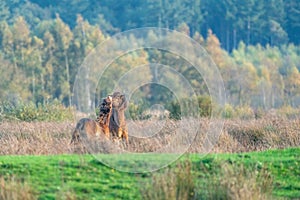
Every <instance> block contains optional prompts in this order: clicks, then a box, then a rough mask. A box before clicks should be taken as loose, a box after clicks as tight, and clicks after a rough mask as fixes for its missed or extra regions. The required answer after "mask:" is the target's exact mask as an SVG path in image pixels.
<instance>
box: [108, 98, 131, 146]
mask: <svg viewBox="0 0 300 200" xmlns="http://www.w3.org/2000/svg"><path fill="white" fill-rule="evenodd" d="M126 108H127V101H126V98H125V95H124V94H121V93H120V92H114V93H113V95H112V113H111V117H110V122H109V130H110V133H111V135H112V136H113V137H114V138H122V139H125V140H126V142H128V131H127V125H126V121H125V114H124V113H125V109H126Z"/></svg>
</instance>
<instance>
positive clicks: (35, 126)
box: [0, 117, 300, 155]
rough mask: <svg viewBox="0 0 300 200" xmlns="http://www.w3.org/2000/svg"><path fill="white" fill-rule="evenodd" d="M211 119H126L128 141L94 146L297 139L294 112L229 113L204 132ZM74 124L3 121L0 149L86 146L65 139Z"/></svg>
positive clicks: (154, 147)
mask: <svg viewBox="0 0 300 200" xmlns="http://www.w3.org/2000/svg"><path fill="white" fill-rule="evenodd" d="M211 122H216V123H219V121H210V120H209V119H206V118H203V119H198V120H196V119H190V120H189V121H184V120H182V121H172V120H166V121H136V122H130V121H129V122H128V126H129V144H128V145H126V144H125V143H124V142H120V141H119V142H111V141H100V142H97V145H96V146H97V148H96V150H95V151H97V152H103V153H116V152H120V151H122V150H126V151H129V152H174V153H175V152H185V151H186V147H189V144H192V145H191V146H190V148H189V150H188V151H189V152H191V153H195V152H197V153H204V152H207V151H208V150H210V152H218V153H222V152H230V153H231V152H247V151H260V150H266V149H271V148H285V147H292V146H299V145H300V119H298V118H295V119H286V118H277V117H264V118H262V119H257V120H256V119H249V120H239V119H230V120H226V121H225V123H224V127H223V129H222V133H221V134H219V133H217V134H210V135H207V130H208V129H209V125H210V124H211ZM74 127H75V123H74V122H30V123H29V122H1V123H0V145H1V148H0V155H11V154H19V155H24V154H34V155H46V154H66V153H79V152H86V149H85V148H84V145H77V146H74V145H69V143H70V140H71V133H72V131H73V129H74ZM175 130H177V132H176V131H175ZM195 136H196V137H195ZM207 138H208V139H209V140H207ZM209 141H215V142H209ZM117 147H118V148H117ZM93 150H94V149H93Z"/></svg>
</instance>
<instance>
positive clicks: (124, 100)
mask: <svg viewBox="0 0 300 200" xmlns="http://www.w3.org/2000/svg"><path fill="white" fill-rule="evenodd" d="M120 99H121V100H122V103H121V104H120V109H125V108H127V101H126V97H125V95H124V94H122V95H121V96H120Z"/></svg>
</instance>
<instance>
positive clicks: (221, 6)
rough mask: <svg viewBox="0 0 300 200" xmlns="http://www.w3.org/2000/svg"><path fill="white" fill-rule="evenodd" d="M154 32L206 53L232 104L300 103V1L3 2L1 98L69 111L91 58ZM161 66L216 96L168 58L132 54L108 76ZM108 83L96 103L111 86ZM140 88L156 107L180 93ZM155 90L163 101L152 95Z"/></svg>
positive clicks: (141, 52) (148, 53) (0, 17)
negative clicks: (80, 72) (113, 41)
mask: <svg viewBox="0 0 300 200" xmlns="http://www.w3.org/2000/svg"><path fill="white" fill-rule="evenodd" d="M146 26H148V27H149V26H151V27H161V28H169V29H175V30H178V31H180V32H183V33H185V34H187V35H189V36H190V37H192V38H194V39H195V40H196V41H197V42H199V43H200V44H201V45H202V46H203V47H205V48H206V50H207V52H208V53H209V54H210V55H211V57H212V58H213V59H214V61H215V63H216V65H217V66H218V67H219V70H220V72H221V74H222V76H223V79H224V83H225V87H226V96H227V100H228V101H229V103H230V104H233V105H250V106H252V107H255V108H257V107H261V108H264V109H269V108H273V107H280V106H282V105H292V106H294V107H296V106H299V104H300V82H299V81H300V72H299V71H300V64H299V63H300V46H299V43H300V37H299V36H298V35H299V32H300V2H299V1H294V0H266V1H260V0H248V1H239V0H220V1H219V0H202V1H201V0H193V1H188V0H174V1H171V0H155V1H154V0H145V1H140V0H128V1H111V0H101V1H97V0H74V1H71V2H70V1H68V0H53V1H41V0H11V1H6V0H5V1H1V2H0V86H1V87H0V98H1V100H8V101H15V100H16V99H19V100H22V101H32V102H34V103H36V104H37V103H43V104H45V103H47V102H48V101H51V100H54V99H58V100H59V101H60V102H62V103H63V104H65V105H66V106H68V105H70V102H71V98H72V95H73V93H72V88H73V85H74V80H75V75H76V73H77V69H78V68H79V66H80V65H81V63H82V62H83V60H84V58H85V57H86V56H87V55H88V54H89V52H91V51H92V49H93V48H95V47H96V46H97V45H98V44H99V43H101V42H102V41H104V40H105V39H107V38H108V37H110V36H111V35H113V34H114V33H118V32H120V31H125V30H128V29H132V28H139V27H146ZM148 37H149V40H151V37H155V35H149V36H148ZM132 40H133V38H131V41H132ZM123 42H124V43H126V42H129V43H130V40H129V41H123ZM182 45H184V44H182ZM160 60H167V61H169V62H166V63H161V64H165V65H169V66H173V67H174V69H176V70H177V71H179V72H180V73H182V74H183V75H184V76H185V77H186V79H187V80H189V81H190V83H191V85H193V87H195V88H196V90H197V94H201V95H208V91H207V88H206V85H205V82H204V81H203V78H202V77H201V75H199V74H197V72H196V71H193V70H192V71H190V70H187V69H190V68H189V64H188V63H187V62H186V61H185V60H184V59H182V58H178V57H174V55H172V54H171V53H169V52H163V51H155V50H149V49H144V50H139V51H137V52H135V53H134V52H133V53H130V54H128V55H125V56H123V57H120V58H119V59H118V60H116V61H115V62H114V63H112V64H111V70H110V71H107V72H106V74H105V76H106V77H107V79H113V80H117V78H118V77H116V71H118V72H122V73H124V72H126V71H127V70H129V69H131V68H132V67H134V66H138V65H142V64H146V63H151V62H152V63H153V62H154V63H155V62H157V61H160ZM151 73H152V75H153V77H155V71H153V72H151ZM101 84H102V85H101V88H102V90H101V91H98V92H99V95H98V96H97V97H96V98H97V99H99V98H101V96H102V95H105V94H106V93H107V92H109V88H111V86H109V85H108V84H106V83H101ZM141 90H142V91H143V93H144V94H146V95H145V96H144V97H145V98H146V99H147V101H149V102H150V101H152V102H155V103H159V101H163V100H166V99H168V95H169V96H170V95H172V94H171V93H168V92H166V88H163V87H160V88H159V87H158V86H157V85H152V86H151V85H149V86H144V87H143V88H141ZM154 90H155V91H161V94H162V95H158V96H153V95H151V92H153V91H154Z"/></svg>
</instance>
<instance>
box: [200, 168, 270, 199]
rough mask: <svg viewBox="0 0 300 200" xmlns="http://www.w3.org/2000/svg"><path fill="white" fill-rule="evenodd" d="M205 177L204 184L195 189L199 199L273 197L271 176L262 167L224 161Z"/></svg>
mask: <svg viewBox="0 0 300 200" xmlns="http://www.w3.org/2000/svg"><path fill="white" fill-rule="evenodd" d="M206 179H207V182H206V185H205V186H204V187H203V186H200V187H199V188H198V190H197V191H198V194H197V195H198V196H199V197H200V199H232V200H238V199H249V200H252V199H253V200H265V199H273V198H272V190H273V185H272V184H273V178H272V176H271V173H270V172H269V171H268V170H267V169H266V168H264V167H263V168H254V169H252V168H251V169H247V168H246V167H245V166H244V165H242V164H228V163H225V164H223V165H222V166H221V168H220V171H217V172H214V173H213V174H209V175H208V177H207V178H206ZM202 187H203V188H202Z"/></svg>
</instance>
